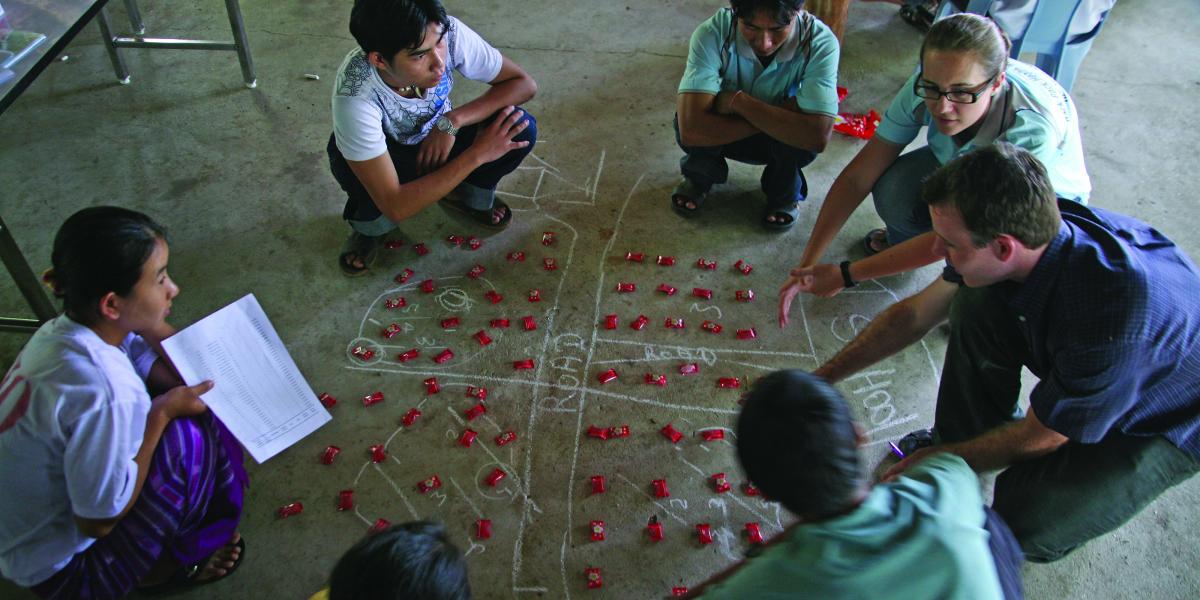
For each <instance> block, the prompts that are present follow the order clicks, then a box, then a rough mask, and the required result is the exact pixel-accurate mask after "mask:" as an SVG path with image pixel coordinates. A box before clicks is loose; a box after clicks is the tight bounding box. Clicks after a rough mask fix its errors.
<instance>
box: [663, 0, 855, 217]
mask: <svg viewBox="0 0 1200 600" xmlns="http://www.w3.org/2000/svg"><path fill="white" fill-rule="evenodd" d="M729 4H730V8H722V9H720V10H718V11H717V13H716V14H715V15H713V16H712V17H711V18H709V19H708V20H706V21H705V22H703V23H701V24H700V26H699V27H698V28H696V31H695V32H694V33H692V39H691V44H690V46H689V49H688V60H687V68H686V69H685V70H684V73H683V79H682V80H681V81H680V82H679V98H678V105H677V107H676V118H675V134H676V141H678V143H679V147H680V148H682V149H683V151H684V153H685V156H684V157H683V158H682V159H681V160H680V170H681V171H682V172H683V179H682V181H680V183H679V185H677V186H676V187H675V190H674V191H673V192H672V195H671V207H672V208H673V209H674V210H675V211H676V212H677V213H679V214H681V215H683V216H686V217H690V216H693V215H695V214H696V212H697V211H699V209H700V207H701V206H702V205H703V204H704V199H705V196H706V194H707V193H708V191H709V190H710V189H711V188H712V186H713V184H715V183H724V182H725V180H726V179H727V178H728V175H729V167H728V165H727V164H726V162H725V161H726V159H733V160H736V161H739V162H745V163H750V164H759V165H766V167H765V168H764V169H763V174H762V189H763V193H764V194H766V200H767V203H766V211H765V212H764V213H763V217H762V219H763V221H762V222H763V225H764V226H765V227H767V228H768V229H776V230H782V229H788V228H790V227H791V226H792V225H793V224H795V222H796V218H797V217H798V216H799V214H800V205H799V203H800V202H801V201H802V200H804V199H805V197H806V196H807V195H808V184H807V183H806V182H805V180H804V174H803V173H802V172H801V169H802V168H803V167H804V166H805V165H807V164H808V163H810V162H812V161H813V159H814V158H816V156H817V154H819V153H820V152H822V151H823V150H824V149H825V145H826V144H827V143H828V142H829V136H830V134H831V132H832V131H833V121H834V118H835V117H836V116H837V69H838V52H839V48H838V41H837V38H836V37H834V35H833V33H832V32H830V31H829V28H828V27H826V26H825V24H824V23H821V22H820V21H818V20H817V19H816V18H815V17H813V16H812V15H810V14H808V13H807V12H805V11H804V10H803V7H804V0H730V3H729Z"/></svg>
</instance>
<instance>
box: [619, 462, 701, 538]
mask: <svg viewBox="0 0 1200 600" xmlns="http://www.w3.org/2000/svg"><path fill="white" fill-rule="evenodd" d="M617 478H618V479H620V480H621V481H624V482H625V483H628V484H629V487H631V488H633V489H635V490H637V491H638V493H640V494H641V495H643V496H645V497H646V498H648V499H649V500H650V502H651V504H653V505H654V506H656V507H658V509H659V510H661V511H663V512H664V513H667V516H668V517H671V518H672V519H675V520H676V521H678V522H679V524H680V525H683V526H685V527H686V526H687V525H688V522H687V521H684V520H683V519H682V518H680V517H679V516H678V515H676V514H675V513H674V512H672V511H671V509H669V508H667V507H665V506H663V505H662V503H661V502H659V499H658V498H655V497H654V496H651V495H650V492H647V491H646V490H644V489H642V486H640V485H638V484H636V483H634V482H632V481H630V480H629V478H628V477H626V476H625V474H624V473H617Z"/></svg>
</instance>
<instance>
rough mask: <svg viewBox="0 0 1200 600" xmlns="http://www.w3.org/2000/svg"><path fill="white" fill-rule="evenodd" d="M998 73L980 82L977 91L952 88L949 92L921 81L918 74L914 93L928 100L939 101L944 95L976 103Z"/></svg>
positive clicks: (955, 100)
mask: <svg viewBox="0 0 1200 600" xmlns="http://www.w3.org/2000/svg"><path fill="white" fill-rule="evenodd" d="M998 75H999V73H997V74H996V75H992V76H991V77H989V78H988V80H987V81H985V82H983V83H981V84H979V86H978V87H976V88H975V91H973V92H972V91H968V90H950V91H948V92H943V91H942V90H941V89H939V88H938V86H936V85H929V84H924V83H921V76H920V75H918V76H917V81H916V82H915V83H913V93H914V94H916V95H917V97H919V98H924V99H926V100H934V101H937V100H941V99H942V96H945V97H946V99H947V100H949V101H951V102H953V103H955V104H975V102H976V101H977V100H979V97H980V96H982V95H983V93H984V92H986V91H987V87H988V86H989V85H991V83H992V82H993V81H995V80H996V77H997V76H998Z"/></svg>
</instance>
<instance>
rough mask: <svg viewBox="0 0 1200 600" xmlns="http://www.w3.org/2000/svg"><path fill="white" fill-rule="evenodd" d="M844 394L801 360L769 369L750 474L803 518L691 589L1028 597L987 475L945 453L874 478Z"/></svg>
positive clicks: (702, 592)
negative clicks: (895, 475) (983, 483)
mask: <svg viewBox="0 0 1200 600" xmlns="http://www.w3.org/2000/svg"><path fill="white" fill-rule="evenodd" d="M858 443H859V434H858V430H857V427H856V426H855V424H854V422H853V421H852V419H851V417H850V410H849V407H848V406H847V405H846V401H845V399H844V398H842V395H841V394H840V393H839V392H838V391H837V390H836V389H834V388H833V386H831V385H829V384H828V383H826V382H825V381H824V380H822V379H821V378H820V377H816V376H814V375H811V374H809V373H805V372H803V371H798V370H790V371H776V372H774V373H771V374H769V375H767V376H766V377H764V378H762V379H760V380H759V381H758V382H757V383H755V385H754V388H753V389H752V390H751V391H750V394H749V395H748V397H747V398H746V403H745V405H744V406H743V407H742V412H741V414H740V415H739V416H738V422H737V452H738V458H739V459H740V461H741V463H742V469H743V470H745V472H746V476H747V478H749V480H750V481H751V482H752V483H753V484H754V485H755V486H757V487H758V488H759V490H761V492H762V494H763V496H764V497H765V498H768V499H770V500H775V501H777V502H779V503H781V504H783V506H784V507H785V508H787V509H788V511H789V512H791V513H792V514H793V515H795V516H796V517H797V518H798V519H799V522H798V523H797V524H795V525H793V526H791V527H789V528H788V529H786V530H784V532H783V533H781V534H779V535H778V536H777V537H776V538H774V539H773V540H771V541H770V542H769V543H768V544H767V545H766V546H764V547H761V548H756V549H755V550H753V551H752V554H751V557H750V558H748V559H747V560H745V561H744V562H742V563H740V564H738V565H735V566H734V567H732V568H731V569H730V570H728V571H726V572H725V573H722V574H720V575H718V576H716V577H714V578H713V579H711V580H710V581H709V582H707V583H706V584H704V585H703V586H701V587H700V588H698V589H696V590H694V591H693V595H695V596H700V597H704V598H776V597H779V598H782V597H789V598H821V599H822V600H839V599H847V600H849V599H856V600H857V599H859V598H877V597H880V596H882V595H885V593H886V596H888V597H892V598H943V599H962V600H987V599H993V598H994V599H999V598H1007V599H1009V600H1012V599H1013V598H1020V597H1022V593H1021V580H1020V571H1019V569H1020V564H1021V551H1020V549H1019V548H1018V547H1017V543H1016V540H1014V539H1013V537H1012V533H1010V532H1009V531H1008V528H1007V527H1005V526H1004V523H1003V522H1002V521H1000V519H999V518H997V517H996V516H995V515H994V514H993V513H991V512H990V511H988V510H987V509H986V508H985V507H984V506H983V498H982V497H981V496H980V494H979V481H978V479H977V478H976V477H975V473H973V472H972V471H971V469H970V467H968V466H967V464H966V463H965V462H963V460H962V459H961V458H958V457H957V456H954V455H951V454H943V455H940V456H938V457H936V458H934V459H932V460H929V461H926V462H924V463H922V464H921V465H919V466H918V467H916V468H914V469H913V470H912V471H910V472H908V473H906V474H905V475H904V477H901V478H899V479H897V480H896V481H893V482H890V483H885V484H881V485H877V486H875V487H873V488H872V487H871V485H870V484H869V483H868V481H867V479H866V477H865V476H864V475H863V472H862V466H861V465H860V464H859V456H858Z"/></svg>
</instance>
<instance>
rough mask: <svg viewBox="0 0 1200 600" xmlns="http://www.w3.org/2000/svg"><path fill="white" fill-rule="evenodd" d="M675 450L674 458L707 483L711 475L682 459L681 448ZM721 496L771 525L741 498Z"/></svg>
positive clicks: (730, 495)
mask: <svg viewBox="0 0 1200 600" xmlns="http://www.w3.org/2000/svg"><path fill="white" fill-rule="evenodd" d="M675 450H676V451H677V452H676V453H675V457H676V458H678V459H679V460H680V461H681V462H683V464H685V465H687V466H689V467H691V468H692V470H693V471H695V472H697V473H699V474H700V476H701V477H702V478H704V480H705V481H706V482H707V481H709V478H710V477H711V476H712V473H705V472H704V470H702V469H701V468H700V467H697V466H696V465H693V464H692V463H690V462H688V460H687V459H686V458H684V457H683V449H682V448H680V447H679V446H675ZM726 472H728V471H726ZM722 495H723V496H725V498H728V499H730V500H733V501H734V502H736V503H738V505H740V506H741V507H742V508H744V509H746V510H747V511H749V512H750V514H752V515H754V516H756V517H758V518H759V519H760V521H761V522H765V523H766V524H768V525H770V524H771V522H770V520H769V518H768V517H766V516H765V515H763V514H762V513H760V512H758V511H756V510H754V508H753V507H751V506H750V505H749V504H747V503H746V502H744V501H743V500H742V499H741V498H738V497H737V496H735V495H733V494H730V493H726V494H722ZM714 499H718V500H719V499H721V498H714Z"/></svg>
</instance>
